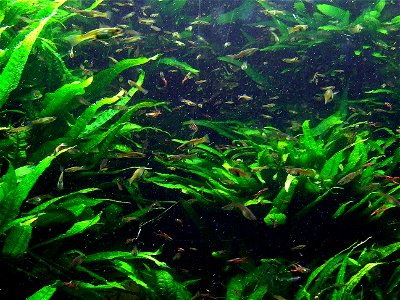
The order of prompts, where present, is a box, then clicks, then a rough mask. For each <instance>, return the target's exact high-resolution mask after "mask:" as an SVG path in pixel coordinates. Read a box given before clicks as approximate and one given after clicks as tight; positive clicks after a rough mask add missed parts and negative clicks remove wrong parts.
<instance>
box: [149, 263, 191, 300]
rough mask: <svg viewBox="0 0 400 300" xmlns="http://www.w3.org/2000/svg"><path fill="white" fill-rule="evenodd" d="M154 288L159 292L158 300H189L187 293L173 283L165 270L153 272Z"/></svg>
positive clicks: (183, 288) (180, 286)
mask: <svg viewBox="0 0 400 300" xmlns="http://www.w3.org/2000/svg"><path fill="white" fill-rule="evenodd" d="M154 272H155V275H156V286H157V288H158V290H159V293H160V296H161V297H162V298H160V299H176V300H188V299H191V294H190V293H189V291H188V290H187V289H186V288H185V287H184V286H183V285H182V284H180V283H179V282H177V281H175V279H174V278H173V277H172V275H171V274H169V273H168V272H167V271H165V270H155V271H154Z"/></svg>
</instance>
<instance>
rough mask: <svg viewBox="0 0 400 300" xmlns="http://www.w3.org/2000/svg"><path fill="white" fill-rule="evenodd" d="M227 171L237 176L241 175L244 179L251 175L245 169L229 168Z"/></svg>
mask: <svg viewBox="0 0 400 300" xmlns="http://www.w3.org/2000/svg"><path fill="white" fill-rule="evenodd" d="M229 173H231V174H232V175H235V176H238V177H243V178H246V179H249V178H250V177H251V175H250V174H249V173H247V172H245V171H243V170H242V169H240V168H235V167H233V168H229Z"/></svg>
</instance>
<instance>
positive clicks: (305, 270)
mask: <svg viewBox="0 0 400 300" xmlns="http://www.w3.org/2000/svg"><path fill="white" fill-rule="evenodd" d="M292 268H293V269H291V270H290V272H292V273H296V272H299V273H302V274H307V273H310V272H311V270H310V269H308V268H305V267H302V266H300V265H299V264H292Z"/></svg>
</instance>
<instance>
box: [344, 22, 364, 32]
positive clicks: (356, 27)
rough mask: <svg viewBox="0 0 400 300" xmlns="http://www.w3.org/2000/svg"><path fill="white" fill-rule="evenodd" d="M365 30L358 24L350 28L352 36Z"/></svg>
mask: <svg viewBox="0 0 400 300" xmlns="http://www.w3.org/2000/svg"><path fill="white" fill-rule="evenodd" d="M363 29H364V27H363V26H361V24H357V25H355V26H353V27H350V28H348V31H349V32H350V33H352V34H356V33H360V32H361V31H362V30H363Z"/></svg>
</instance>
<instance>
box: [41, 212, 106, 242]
mask: <svg viewBox="0 0 400 300" xmlns="http://www.w3.org/2000/svg"><path fill="white" fill-rule="evenodd" d="M101 214H102V212H100V213H99V214H98V215H97V216H95V217H94V218H93V219H89V220H84V221H79V222H77V223H75V224H74V225H72V227H71V228H70V229H69V230H68V231H67V232H66V233H63V234H60V235H59V236H57V237H55V238H52V239H50V240H47V241H45V242H43V243H40V244H37V245H35V246H34V247H35V248H36V247H39V246H43V245H47V244H49V243H52V242H54V241H57V240H61V239H65V238H68V237H71V236H74V235H77V234H80V233H82V232H84V231H85V230H87V229H88V228H90V227H92V226H93V225H96V224H97V223H98V222H99V221H100V217H101Z"/></svg>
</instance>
